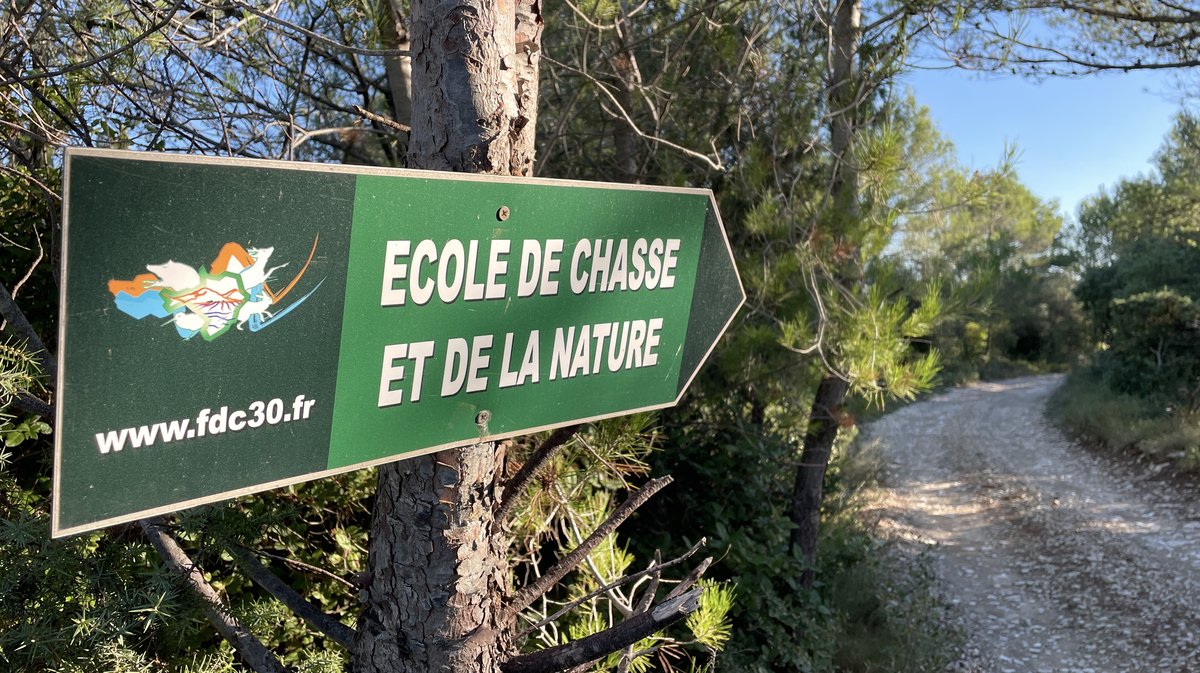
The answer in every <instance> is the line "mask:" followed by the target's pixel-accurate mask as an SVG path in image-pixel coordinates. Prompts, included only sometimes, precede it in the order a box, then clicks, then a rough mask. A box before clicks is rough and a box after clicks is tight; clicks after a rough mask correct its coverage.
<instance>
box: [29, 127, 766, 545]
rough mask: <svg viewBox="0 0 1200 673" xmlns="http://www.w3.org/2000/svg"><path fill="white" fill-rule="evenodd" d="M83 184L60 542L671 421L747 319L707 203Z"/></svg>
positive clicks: (114, 157)
mask: <svg viewBox="0 0 1200 673" xmlns="http://www.w3.org/2000/svg"><path fill="white" fill-rule="evenodd" d="M65 163H66V170H65V185H64V192H65V194H66V196H65V199H64V208H63V245H62V256H63V273H62V308H61V315H60V325H59V330H60V333H59V349H60V351H61V353H62V356H61V357H62V359H61V365H60V368H59V382H58V396H59V400H58V425H57V428H58V430H57V433H56V447H55V473H54V479H55V488H54V503H53V505H54V507H53V534H54V535H55V536H62V535H68V534H71V533H77V532H82V531H86V530H92V529H96V528H100V527H103V526H108V525H112V524H115V523H121V522H124V521H130V520H133V519H137V518H141V517H145V516H149V515H153V514H157V513H163V512H168V511H173V510H177V509H181V508H184V507H188V506H192V505H197V504H202V503H207V502H214V501H217V500H221V499H224V498H229V497H232V496H235V495H240V494H245V493H252V492H256V491H261V490H265V489H268V488H273V487H276V486H282V485H286V484H292V483H297V482H301V481H306V480H309V479H314V478H317V477H321V476H325V475H330V474H336V473H340V472H346V471H349V470H353V469H357V468H360V467H366V466H369V465H376V464H380V463H384V462H388V461H391V460H396V459H399V458H404V457H411V456H416V455H420V454H423V453H429V452H432V451H437V450H440V449H444V448H448V447H452V446H458V445H462V444H465V443H470V442H472V441H479V440H491V439H501V438H505V437H512V436H515V435H520V434H525V433H529V432H534V431H539V430H545V429H549V428H554V427H559V426H563V425H568V424H573V423H578V422H581V421H590V420H598V419H601V418H607V417H610V416H617V415H622V414H627V413H631V412H634V411H640V410H648V409H658V408H662V407H668V406H671V405H673V404H675V403H676V402H678V400H679V398H680V397H681V396H682V395H683V392H684V390H685V389H686V388H687V386H688V384H689V383H690V382H691V380H692V378H693V377H694V376H695V374H696V372H697V371H698V369H699V368H700V366H701V364H702V363H703V362H704V360H705V358H707V356H708V354H709V353H710V352H711V350H712V347H713V346H714V345H715V343H716V341H717V339H718V338H719V337H720V335H721V334H722V332H724V330H725V328H726V327H727V326H728V324H729V322H730V321H731V320H732V319H733V316H734V314H735V313H736V312H737V310H738V308H739V307H740V306H741V304H742V302H743V301H744V299H745V294H744V292H743V291H742V287H741V282H740V280H739V279H738V276H737V271H736V268H735V266H734V262H733V259H732V256H731V251H730V248H729V244H728V241H727V240H726V238H725V234H724V231H723V230H722V227H721V223H720V218H719V215H718V213H717V210H716V207H715V205H714V203H713V199H712V195H711V193H710V192H709V191H707V190H698V189H674V188H654V187H637V186H626V185H614V184H604V183H583V182H566V181H552V180H537V179H518V178H498V177H485V176H468V175H462V174H451V173H430V172H416V171H398V170H390V169H373V168H364V167H349V166H327V165H319V164H296V163H286V162H274V161H257V160H223V159H207V158H197V157H186V156H178V155H164V154H149V153H135V152H122V151H104V150H77V149H71V150H68V151H67V155H66V160H65Z"/></svg>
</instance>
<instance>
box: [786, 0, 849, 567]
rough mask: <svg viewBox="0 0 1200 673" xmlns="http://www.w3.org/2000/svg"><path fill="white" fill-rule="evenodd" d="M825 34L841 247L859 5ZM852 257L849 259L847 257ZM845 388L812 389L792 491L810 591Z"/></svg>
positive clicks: (835, 218)
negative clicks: (822, 507) (814, 391)
mask: <svg viewBox="0 0 1200 673" xmlns="http://www.w3.org/2000/svg"><path fill="white" fill-rule="evenodd" d="M831 24H832V31H831V33H830V63H829V81H828V83H827V87H828V88H827V91H828V94H827V95H828V104H829V111H830V119H829V136H830V151H831V152H832V154H833V180H832V181H831V185H830V187H831V194H830V196H831V197H832V202H833V208H832V217H830V218H829V220H828V226H829V228H830V229H831V231H830V232H829V233H830V234H831V238H832V239H833V240H835V241H838V242H839V243H842V242H844V241H843V236H844V232H845V231H846V225H848V224H850V223H852V222H853V221H854V220H855V219H856V218H857V217H858V216H859V212H858V169H857V166H856V165H855V163H854V158H853V149H854V134H855V127H856V122H855V120H856V115H855V111H856V110H857V108H858V106H859V105H861V104H862V101H861V100H860V97H861V96H862V93H861V92H860V91H859V87H858V85H857V79H858V78H857V77H856V76H855V62H856V60H857V58H858V47H859V43H860V41H861V37H862V5H861V2H860V0H839V1H838V2H837V5H836V6H835V7H834V11H833V20H832V22H831ZM850 257H853V255H850ZM835 274H836V277H835V279H834V280H835V281H836V282H846V281H847V278H846V277H845V275H843V274H840V273H838V272H836V271H835ZM848 391H849V384H848V383H847V382H846V381H845V380H843V379H842V378H840V377H837V376H834V375H832V374H826V375H825V376H824V377H822V378H821V382H820V383H819V384H818V385H817V391H816V394H814V395H813V402H812V409H811V410H810V412H809V419H808V431H807V432H805V434H804V448H803V451H802V452H801V455H800V467H799V468H797V469H796V483H795V486H794V487H793V490H792V515H791V518H792V526H793V528H792V539H791V547H792V550H793V551H799V552H800V554H801V558H803V559H804V561H805V562H806V565H807V567H806V568H805V570H804V571H803V573H802V574H801V575H800V583H801V585H802V586H804V587H811V586H812V583H813V566H814V565H815V563H816V560H817V540H818V538H819V535H820V524H821V502H822V500H823V499H824V497H825V470H826V468H827V467H828V466H829V458H830V456H831V454H832V453H833V444H834V442H835V441H836V440H837V433H838V430H839V428H840V427H841V426H840V424H839V417H840V413H839V410H840V407H841V405H842V403H843V402H845V400H846V393H847V392H848Z"/></svg>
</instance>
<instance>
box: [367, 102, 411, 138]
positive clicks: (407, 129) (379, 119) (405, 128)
mask: <svg viewBox="0 0 1200 673" xmlns="http://www.w3.org/2000/svg"><path fill="white" fill-rule="evenodd" d="M353 107H354V111H355V112H357V113H358V114H359V115H361V116H362V117H364V118H366V119H370V120H371V121H373V122H375V123H377V124H383V125H384V126H386V127H388V128H391V129H395V130H397V131H401V132H403V133H412V127H411V126H409V125H408V124H401V123H400V122H398V121H396V120H395V119H388V118H387V117H384V116H383V115H379V114H375V113H374V112H371V111H370V110H368V109H367V108H365V107H363V106H361V105H355V106H353Z"/></svg>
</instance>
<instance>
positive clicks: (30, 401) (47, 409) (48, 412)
mask: <svg viewBox="0 0 1200 673" xmlns="http://www.w3.org/2000/svg"><path fill="white" fill-rule="evenodd" d="M9 404H11V405H12V406H14V407H16V408H17V409H20V410H21V411H24V412H26V413H30V414H37V415H38V416H41V417H42V418H49V419H51V420H53V419H54V407H53V406H51V405H49V404H46V403H45V402H43V401H42V400H40V399H38V398H36V397H34V396H33V395H18V396H16V397H13V398H12V399H11V400H9Z"/></svg>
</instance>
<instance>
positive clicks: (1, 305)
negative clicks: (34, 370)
mask: <svg viewBox="0 0 1200 673" xmlns="http://www.w3.org/2000/svg"><path fill="white" fill-rule="evenodd" d="M0 316H3V317H4V319H5V320H6V321H8V324H9V325H11V326H12V328H13V329H15V330H16V331H17V333H18V334H20V335H21V336H23V337H25V345H26V347H28V348H29V349H31V350H32V351H33V352H34V353H35V354H38V355H39V357H40V358H41V360H42V371H44V372H46V376H47V378H48V379H49V381H50V383H49V385H50V387H54V383H55V381H57V379H58V363H57V362H55V361H54V358H53V357H51V355H50V351H48V350H46V344H44V343H42V339H41V337H39V336H38V334H37V331H36V330H34V329H33V325H30V324H29V320H28V319H27V318H26V317H25V314H24V313H22V312H21V309H20V308H19V307H18V306H17V302H16V301H15V300H14V299H13V298H12V295H11V294H9V293H8V288H6V287H4V283H0Z"/></svg>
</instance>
